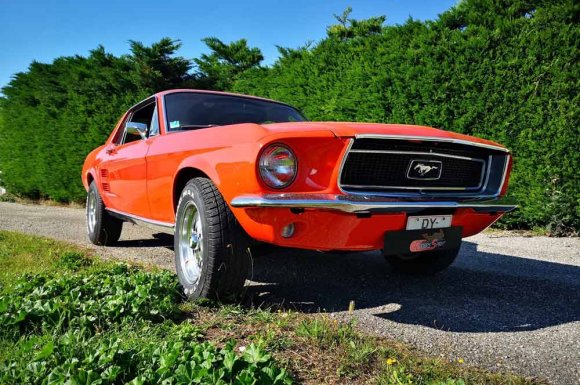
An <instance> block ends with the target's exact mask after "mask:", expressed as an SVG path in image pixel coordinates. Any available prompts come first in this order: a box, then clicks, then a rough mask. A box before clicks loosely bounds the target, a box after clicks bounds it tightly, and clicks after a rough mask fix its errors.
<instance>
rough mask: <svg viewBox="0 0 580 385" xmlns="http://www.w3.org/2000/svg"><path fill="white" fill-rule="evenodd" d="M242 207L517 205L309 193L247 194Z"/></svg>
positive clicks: (489, 208)
mask: <svg viewBox="0 0 580 385" xmlns="http://www.w3.org/2000/svg"><path fill="white" fill-rule="evenodd" d="M231 205H232V206H233V207H238V208H252V207H254V208H300V209H320V210H332V211H341V212H346V213H369V212H370V213H396V212H406V213H414V212H419V211H423V210H426V209H461V208H470V209H474V210H476V211H478V212H488V213H505V212H509V211H512V210H514V209H515V208H516V207H517V206H514V205H500V204H493V203H491V204H489V203H488V204H485V203H482V204H473V203H459V202H446V201H433V202H431V201H424V202H401V201H385V200H376V199H369V200H368V201H360V200H351V199H349V196H343V195H333V194H326V195H312V196H309V195H306V194H302V195H301V194H271V195H265V196H255V195H254V196H253V195H245V196H238V197H236V198H234V199H233V200H232V202H231Z"/></svg>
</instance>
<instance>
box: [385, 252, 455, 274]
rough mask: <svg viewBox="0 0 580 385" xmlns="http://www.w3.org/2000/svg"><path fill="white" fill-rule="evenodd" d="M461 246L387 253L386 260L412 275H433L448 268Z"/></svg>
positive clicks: (397, 268)
mask: <svg viewBox="0 0 580 385" xmlns="http://www.w3.org/2000/svg"><path fill="white" fill-rule="evenodd" d="M459 249H460V247H457V248H454V249H448V250H440V251H424V252H422V253H417V255H416V256H415V255H404V256H395V255H386V256H385V258H386V260H387V261H388V262H389V263H390V264H391V265H392V266H393V268H394V269H395V270H397V271H400V272H402V273H405V274H410V275H433V274H436V273H438V272H440V271H442V270H445V269H446V268H448V267H449V266H450V265H451V264H452V263H453V261H455V258H457V255H458V254H459Z"/></svg>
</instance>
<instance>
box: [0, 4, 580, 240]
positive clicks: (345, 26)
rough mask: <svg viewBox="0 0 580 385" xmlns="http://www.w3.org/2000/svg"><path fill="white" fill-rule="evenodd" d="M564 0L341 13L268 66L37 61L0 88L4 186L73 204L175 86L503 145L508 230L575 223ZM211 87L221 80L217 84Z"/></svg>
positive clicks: (136, 54) (223, 50)
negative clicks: (118, 144) (95, 168)
mask: <svg viewBox="0 0 580 385" xmlns="http://www.w3.org/2000/svg"><path fill="white" fill-rule="evenodd" d="M579 14H580V5H579V4H578V3H577V2H575V1H574V0H552V1H542V0H515V1H508V0H464V1H462V2H460V3H459V4H458V5H457V6H456V7H454V8H452V9H450V10H449V11H447V12H445V13H443V14H442V15H440V16H439V17H438V18H437V19H436V20H434V21H426V22H420V21H415V20H408V21H407V22H406V23H405V24H403V25H396V26H386V27H385V26H383V22H384V18H383V17H376V18H371V19H368V20H351V19H349V17H348V11H347V12H345V14H343V15H342V16H341V17H337V19H338V21H339V22H338V24H337V25H333V26H330V27H329V28H328V36H327V37H326V38H325V39H323V40H321V41H320V42H318V43H316V44H309V45H307V46H305V47H301V48H297V49H290V48H282V47H281V48H280V54H281V56H280V58H279V59H278V60H277V61H276V63H274V65H273V66H271V67H267V68H264V67H259V65H258V64H259V62H260V60H261V55H260V53H259V50H256V49H255V48H249V47H248V46H247V45H246V42H245V40H240V41H238V42H233V43H231V44H230V45H227V44H223V43H221V42H220V41H219V40H217V39H215V38H210V39H206V43H208V42H209V43H211V45H210V44H209V43H208V46H209V48H210V50H211V51H212V53H211V54H209V55H202V56H201V57H200V58H199V59H195V60H194V61H195V63H196V65H197V68H198V72H197V73H194V74H191V73H190V72H188V71H189V69H190V68H191V62H190V61H187V60H185V59H183V58H181V57H176V56H175V55H174V53H175V50H176V49H177V48H178V47H179V44H178V43H176V42H172V41H171V40H169V39H164V40H162V41H161V42H159V43H156V44H154V45H153V46H151V47H145V46H143V45H141V44H139V43H135V42H132V45H131V54H130V55H125V56H122V57H114V56H112V55H110V54H107V53H105V52H104V50H103V49H102V47H101V48H98V49H97V50H94V51H92V52H91V54H90V55H89V57H87V58H84V57H79V56H76V57H68V58H59V59H57V60H55V62H54V63H52V64H40V63H33V64H32V65H31V66H30V68H29V69H28V71H27V72H24V73H20V74H17V75H16V76H15V78H14V79H13V81H12V82H11V83H10V84H9V85H8V86H7V87H5V88H4V89H3V93H4V95H5V97H4V98H3V99H1V100H0V170H1V171H3V174H2V176H1V177H2V178H3V181H2V183H4V184H5V185H6V186H7V188H8V190H9V191H11V192H13V193H15V194H19V195H24V196H28V197H35V198H39V197H45V198H52V199H56V200H61V201H69V200H77V201H79V200H82V199H83V197H84V191H83V189H82V186H81V183H80V176H79V173H80V168H81V165H82V162H83V159H84V157H85V156H86V154H87V153H88V152H89V151H90V150H91V149H92V148H94V147H96V146H97V145H99V144H101V143H102V142H103V141H104V139H105V138H106V136H107V135H108V134H109V132H110V130H111V128H112V127H113V125H114V122H115V120H116V119H118V117H119V116H120V114H121V113H123V112H124V111H125V110H126V109H127V107H129V106H130V105H131V104H132V103H134V102H136V101H138V100H140V99H141V98H143V97H145V96H146V95H148V94H150V93H152V92H154V91H157V90H161V89H166V88H172V87H183V86H186V87H187V86H193V87H210V88H216V87H218V88H219V87H220V85H221V87H227V88H228V89H230V90H233V91H237V92H242V93H248V94H254V95H260V96H266V97H270V98H273V99H278V100H282V101H285V102H288V103H291V104H293V105H296V106H297V107H299V108H301V109H302V110H303V111H304V112H305V114H306V115H307V116H308V117H309V118H311V119H313V120H345V121H373V122H390V123H412V124H423V125H428V126H434V127H440V128H443V129H447V130H452V131H456V132H461V133H466V134H471V135H476V136H480V137H484V138H488V139H492V140H496V141H498V142H500V143H503V144H505V145H507V146H508V147H509V148H510V149H511V150H512V151H513V153H514V156H515V166H514V170H513V174H512V181H511V188H510V191H509V196H510V197H511V198H512V199H513V200H515V201H516V202H517V203H518V204H519V205H520V209H519V210H518V211H517V212H515V213H512V214H510V215H509V216H506V218H505V219H504V220H503V222H502V223H503V225H505V226H508V227H511V228H533V227H536V226H541V227H548V228H550V230H551V231H552V233H554V234H567V233H574V232H577V231H578V228H579V227H580V226H579V225H580V209H579V207H580V205H579V202H580V194H579V193H578V192H579V190H580V188H579V187H580V183H579V177H578V169H579V168H580V159H579V155H578V149H580V135H579V134H580V132H579V127H578V123H579V122H578V121H579V107H578V106H579V105H580V98H579V96H578V94H579V92H578V90H579V82H580V81H579V79H578V74H579V73H580V68H579V64H578V63H580V57H579V54H578V41H580V30H579V27H578V20H579V17H578V16H579ZM220 77H227V79H221V78H220Z"/></svg>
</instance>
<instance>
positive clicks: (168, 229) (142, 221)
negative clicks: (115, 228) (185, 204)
mask: <svg viewBox="0 0 580 385" xmlns="http://www.w3.org/2000/svg"><path fill="white" fill-rule="evenodd" d="M106 210H107V212H108V213H109V214H111V216H113V217H115V218H118V219H120V220H122V221H125V222H130V223H133V224H135V225H140V226H145V227H149V228H150V229H153V230H157V231H160V232H162V233H166V234H172V235H173V233H174V231H175V225H174V224H173V223H167V222H161V221H155V220H152V219H147V218H143V217H139V216H137V215H132V214H127V213H124V212H122V211H118V210H113V209H109V208H106Z"/></svg>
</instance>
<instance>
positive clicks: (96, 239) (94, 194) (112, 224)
mask: <svg viewBox="0 0 580 385" xmlns="http://www.w3.org/2000/svg"><path fill="white" fill-rule="evenodd" d="M121 230H123V221H121V220H120V219H117V218H115V217H112V216H111V215H109V213H108V212H107V210H105V204H104V203H103V200H102V199H101V195H99V190H98V189H97V185H96V183H95V182H94V181H93V182H91V184H90V186H89V191H88V193H87V234H88V236H89V240H90V241H91V242H92V243H93V244H95V245H99V246H109V245H112V244H114V243H115V242H117V241H118V240H119V237H120V236H121Z"/></svg>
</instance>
